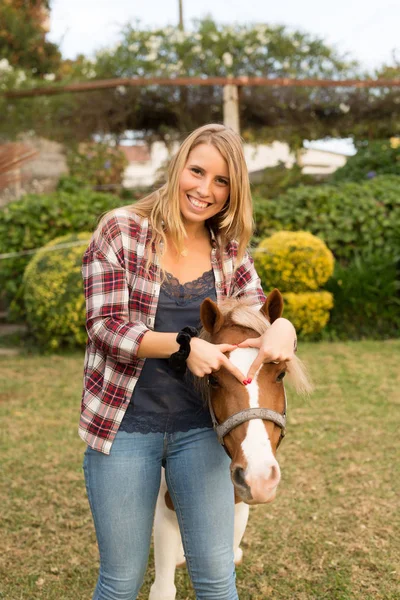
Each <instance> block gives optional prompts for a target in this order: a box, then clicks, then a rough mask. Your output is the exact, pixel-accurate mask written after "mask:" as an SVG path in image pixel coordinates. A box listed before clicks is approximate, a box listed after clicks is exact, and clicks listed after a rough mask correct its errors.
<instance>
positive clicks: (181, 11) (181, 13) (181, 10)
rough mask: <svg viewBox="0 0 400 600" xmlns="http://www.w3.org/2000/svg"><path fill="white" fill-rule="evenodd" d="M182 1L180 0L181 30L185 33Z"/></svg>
mask: <svg viewBox="0 0 400 600" xmlns="http://www.w3.org/2000/svg"><path fill="white" fill-rule="evenodd" d="M182 1H183V0H179V29H180V30H181V31H183V29H184V27H183V5H182Z"/></svg>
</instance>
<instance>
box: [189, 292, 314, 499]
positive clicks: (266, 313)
mask: <svg viewBox="0 0 400 600" xmlns="http://www.w3.org/2000/svg"><path fill="white" fill-rule="evenodd" d="M282 310H283V300H282V296H281V294H280V292H279V291H278V290H274V291H273V292H271V293H270V294H269V295H268V298H267V300H266V301H265V303H264V305H263V306H262V308H261V309H260V310H257V309H254V307H252V306H250V305H249V303H248V302H246V301H245V300H243V299H239V300H235V299H227V300H226V301H224V302H223V303H222V304H220V305H217V304H215V302H213V301H212V300H210V299H209V298H207V299H206V300H204V302H203V303H202V305H201V311H200V314H201V321H202V324H203V331H202V334H201V337H202V338H203V339H206V340H207V341H209V342H211V343H213V344H221V343H228V344H239V343H240V342H242V341H244V340H245V339H247V338H251V337H258V336H260V335H262V334H263V333H264V332H265V331H266V329H267V328H268V327H270V325H271V324H272V323H273V322H274V321H275V320H276V319H277V318H279V317H280V316H281V314H282ZM257 352H258V350H257V349H255V348H237V349H236V350H233V351H232V352H230V353H228V354H227V355H228V357H229V359H230V361H231V362H233V363H234V364H235V365H236V366H237V367H238V368H239V369H240V370H241V371H242V373H243V374H244V375H246V374H247V372H248V370H249V368H250V365H251V364H252V362H253V361H254V359H255V357H256V355H257ZM285 375H287V376H288V377H287V378H288V380H289V381H290V380H291V382H292V383H293V384H294V386H295V388H296V389H297V391H300V392H306V391H309V389H310V383H309V381H308V378H307V376H306V373H305V370H304V368H303V366H302V364H301V362H300V360H299V359H298V358H297V357H294V358H293V359H292V360H291V361H288V362H287V363H286V362H281V363H279V364H274V363H270V364H265V363H264V364H263V365H262V366H261V367H260V368H259V370H258V371H257V373H256V375H255V377H254V379H253V381H252V382H251V383H250V384H248V385H247V386H243V385H242V384H241V383H240V382H239V381H238V380H237V379H236V378H235V377H234V376H233V375H232V374H231V373H230V372H229V371H227V370H226V369H224V368H223V367H222V368H221V369H220V370H219V371H218V372H216V373H213V374H212V376H210V377H209V382H208V386H206V385H204V390H206V391H205V394H206V396H208V400H209V402H210V404H211V407H212V410H213V412H214V414H215V418H216V420H217V421H218V423H220V424H221V423H224V422H225V421H226V420H227V419H229V417H231V416H232V415H234V414H236V413H240V412H241V411H246V410H247V409H257V410H255V411H253V412H252V413H250V412H248V413H245V415H250V414H252V415H253V416H252V417H251V420H248V421H247V420H246V421H245V422H240V421H241V419H240V418H239V419H238V422H239V424H238V425H235V426H234V428H233V429H231V430H230V431H229V432H228V433H226V435H225V436H224V440H223V443H224V446H225V448H226V450H227V452H228V454H229V456H230V457H231V459H232V462H231V478H232V481H233V484H234V486H235V492H236V495H237V496H238V497H239V498H240V499H241V500H243V501H244V502H247V503H248V504H260V503H264V502H270V501H271V500H273V499H274V498H275V494H276V490H277V487H278V484H279V481H280V477H281V474H280V468H279V464H278V461H277V460H276V450H277V447H278V445H279V442H280V440H281V438H282V426H284V420H285V411H286V399H285V398H286V396H285V389H284V386H283V378H284V377H285ZM204 390H203V391H204ZM259 408H263V409H267V410H264V411H259V410H258V409H259ZM254 413H256V418H254ZM259 413H262V414H263V415H264V416H262V417H260V418H258V416H257V415H258V414H259ZM268 415H270V416H271V419H272V420H266V419H267V416H268ZM281 416H283V418H281Z"/></svg>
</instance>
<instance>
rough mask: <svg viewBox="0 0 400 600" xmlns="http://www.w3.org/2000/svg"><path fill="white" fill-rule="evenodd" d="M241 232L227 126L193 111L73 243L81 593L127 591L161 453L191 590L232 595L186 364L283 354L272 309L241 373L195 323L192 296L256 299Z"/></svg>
mask: <svg viewBox="0 0 400 600" xmlns="http://www.w3.org/2000/svg"><path fill="white" fill-rule="evenodd" d="M251 234H252V203H251V195H250V187H249V178H248V172H247V168H246V164H245V160H244V155H243V150H242V145H241V140H240V137H239V136H238V135H237V134H236V133H234V132H233V131H232V130H230V129H228V128H226V127H224V126H223V125H205V126H203V127H200V128H199V129H197V130H195V131H194V132H193V133H192V134H191V135H189V136H188V137H187V139H186V140H185V141H184V142H183V144H182V145H181V147H180V148H179V150H178V152H177V154H176V156H175V157H174V158H173V160H172V161H171V164H170V168H169V172H168V178H167V182H166V184H165V185H164V186H163V187H162V188H160V189H159V190H157V191H156V192H154V193H152V194H150V195H149V196H147V197H146V198H144V199H143V200H141V201H139V202H137V203H136V204H134V205H132V206H128V207H124V208H120V209H117V210H114V211H112V212H110V213H109V214H107V215H106V216H105V217H104V218H103V219H102V220H101V222H100V224H99V226H98V227H97V229H96V231H95V233H94V234H93V236H92V240H91V242H90V245H89V247H88V248H87V250H86V252H85V255H84V259H83V268H82V273H83V279H84V288H85V296H86V313H87V331H88V342H87V349H86V356H85V367H84V391H83V398H82V413H81V421H80V429H79V431H80V435H81V437H82V439H83V440H85V442H86V443H87V449H86V452H85V458H84V471H85V480H86V487H87V492H88V497H89V502H90V506H91V510H92V514H93V519H94V524H95V529H96V534H97V540H98V546H99V552H100V572H99V578H98V582H97V586H96V590H95V592H94V596H93V599H94V600H128V599H129V600H133V599H135V598H136V597H137V594H138V592H139V589H140V587H141V584H142V581H143V578H144V574H145V570H146V565H147V560H148V554H149V546H150V537H151V531H152V523H153V516H154V510H155V504H156V499H157V494H158V490H159V486H160V476H161V467H162V466H164V467H165V474H166V479H167V483H168V488H169V491H170V494H171V497H172V500H173V502H174V506H175V509H176V512H177V516H178V520H179V525H180V529H181V534H182V540H183V544H184V548H185V556H186V562H187V566H188V570H189V574H190V577H191V580H192V583H193V586H194V589H195V592H196V598H198V599H199V600H205V599H210V600H234V599H236V598H237V597H238V596H237V592H236V586H235V570H234V563H233V521H234V494H233V486H232V483H231V480H230V474H229V458H228V457H227V455H226V454H225V452H224V450H223V448H222V447H221V446H220V445H219V444H218V441H217V438H216V435H215V433H214V431H213V429H212V425H211V419H210V415H209V414H208V411H207V410H206V409H205V408H204V406H203V403H202V400H201V398H200V397H198V395H197V393H196V391H195V389H194V387H193V385H192V382H191V377H193V375H196V376H199V377H202V376H204V375H207V374H209V373H211V372H212V371H215V370H218V369H219V368H220V367H221V366H224V367H225V368H227V369H228V370H229V371H230V372H231V373H232V375H233V376H234V377H236V378H237V379H238V380H239V381H241V382H242V383H243V385H246V384H247V382H248V380H249V379H251V378H252V377H253V375H254V374H255V372H256V371H257V369H258V367H259V366H260V365H261V364H262V362H264V361H268V362H270V361H273V360H290V359H291V358H292V357H293V352H294V345H295V331H294V328H293V326H292V325H291V323H290V322H289V321H287V320H286V319H282V318H281V319H278V320H277V321H275V322H274V323H273V325H272V326H271V327H270V328H269V329H268V331H267V332H266V333H265V334H264V335H263V336H261V337H260V338H258V339H257V340H256V345H257V347H258V348H259V352H258V355H257V358H256V359H255V361H254V363H253V365H252V366H251V367H250V370H249V372H248V373H241V372H240V371H239V369H238V368H237V367H235V366H234V365H233V364H232V363H230V361H229V359H228V358H227V356H226V354H225V353H226V352H228V351H230V350H232V349H233V348H234V346H231V345H229V344H220V345H213V344H210V343H208V342H206V341H204V340H201V339H199V338H198V337H196V335H195V333H196V331H195V329H194V328H196V327H198V326H199V324H200V323H199V309H200V304H201V302H202V301H203V300H204V299H205V298H206V297H210V298H212V299H214V300H216V301H217V302H218V301H220V300H222V299H223V298H225V297H226V296H235V297H239V296H246V297H247V298H249V299H250V300H251V301H252V302H254V304H255V305H259V306H261V305H262V304H263V302H264V300H265V296H264V293H263V291H262V289H261V286H260V281H259V278H258V276H257V274H256V272H255V270H254V267H253V262H252V260H251V258H250V257H249V255H248V254H247V252H246V247H247V245H248V243H249V240H250V237H251ZM177 339H178V341H177ZM253 342H254V340H253ZM252 345H254V343H253V344H252ZM171 357H172V358H171Z"/></svg>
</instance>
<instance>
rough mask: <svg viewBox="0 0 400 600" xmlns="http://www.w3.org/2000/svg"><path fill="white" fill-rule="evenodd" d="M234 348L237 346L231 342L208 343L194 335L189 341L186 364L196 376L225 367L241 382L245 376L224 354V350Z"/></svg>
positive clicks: (227, 350)
mask: <svg viewBox="0 0 400 600" xmlns="http://www.w3.org/2000/svg"><path fill="white" fill-rule="evenodd" d="M235 348H237V346H235V345H233V344H210V343H209V342H206V341H205V340H201V339H200V338H196V337H194V338H192V339H191V341H190V354H189V356H188V358H187V361H186V363H187V366H188V367H189V369H190V370H191V372H192V373H193V374H194V375H197V377H203V376H204V375H209V374H210V373H212V372H213V371H219V369H220V368H221V367H225V369H227V370H228V371H229V372H230V373H232V375H233V376H234V377H236V379H238V380H239V381H240V383H243V382H244V380H245V379H246V377H245V376H244V375H243V373H242V372H241V371H239V369H238V368H237V367H235V365H234V364H232V363H231V362H230V360H229V358H228V357H227V356H225V354H224V352H230V351H232V350H235Z"/></svg>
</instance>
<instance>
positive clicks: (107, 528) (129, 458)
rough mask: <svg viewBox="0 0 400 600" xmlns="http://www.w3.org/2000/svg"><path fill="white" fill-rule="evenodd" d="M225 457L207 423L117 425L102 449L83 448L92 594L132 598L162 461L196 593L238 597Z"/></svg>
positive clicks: (212, 599)
mask: <svg viewBox="0 0 400 600" xmlns="http://www.w3.org/2000/svg"><path fill="white" fill-rule="evenodd" d="M229 464H230V459H229V458H228V456H227V455H226V454H225V452H224V450H223V448H222V447H221V446H220V445H219V443H218V441H217V438H216V435H215V433H214V431H213V430H212V429H206V428H205V429H192V430H190V431H187V432H178V433H165V434H164V433H148V434H141V433H127V432H124V431H120V432H118V433H117V436H116V438H115V440H114V443H113V445H112V448H111V453H110V454H109V455H108V456H107V455H105V454H102V453H100V452H97V451H96V450H92V448H89V447H88V448H87V449H86V452H85V457H84V463H83V466H84V472H85V480H86V489H87V493H88V498H89V503H90V507H91V510H92V515H93V520H94V525H95V529H96V535H97V542H98V546H99V552H100V573H99V579H98V582H97V586H96V590H95V592H94V596H93V600H135V598H136V597H137V595H138V593H139V590H140V587H141V585H142V582H143V578H144V575H145V571H146V566H147V561H148V555H149V548H150V539H151V532H152V524H153V518H154V510H155V505H156V500H157V495H158V490H159V486H160V477H161V466H165V475H166V480H167V484H168V489H169V492H170V495H171V497H172V500H173V503H174V506H175V508H176V512H177V517H178V521H179V527H180V531H181V536H182V541H183V546H184V550H185V556H186V563H187V567H188V570H189V575H190V578H191V580H192V583H193V586H194V589H195V592H196V598H197V599H198V600H205V599H209V600H237V598H238V596H237V592H236V586H235V567H234V563H233V531H234V492H233V486H232V483H231V479H230V473H229Z"/></svg>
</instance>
